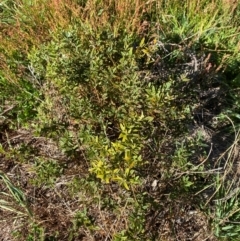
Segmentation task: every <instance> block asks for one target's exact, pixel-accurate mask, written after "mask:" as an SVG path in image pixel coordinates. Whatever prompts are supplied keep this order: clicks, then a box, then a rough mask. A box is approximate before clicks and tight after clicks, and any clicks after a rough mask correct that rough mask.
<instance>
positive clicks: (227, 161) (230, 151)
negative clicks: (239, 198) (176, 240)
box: [204, 116, 240, 207]
mask: <svg viewBox="0 0 240 241" xmlns="http://www.w3.org/2000/svg"><path fill="white" fill-rule="evenodd" d="M226 117H227V119H228V120H229V121H230V122H231V124H232V126H233V129H234V133H235V140H234V142H233V144H232V145H231V146H230V147H229V148H228V149H227V150H226V151H225V152H224V153H223V154H222V155H221V156H220V157H219V158H218V160H217V162H218V161H219V160H220V159H221V158H222V157H223V156H224V155H225V154H226V153H227V152H228V151H229V155H228V158H227V160H226V163H225V165H224V170H225V169H226V166H227V164H228V163H229V160H230V159H231V157H232V153H233V148H234V147H235V145H236V144H237V143H238V138H239V133H240V130H238V132H237V131H236V128H235V125H234V123H233V122H232V120H231V119H230V118H229V117H228V116H226ZM228 173H229V170H227V171H226V172H224V175H223V178H222V180H224V179H225V178H226V176H227V174H228ZM231 185H232V184H231ZM231 185H230V188H231ZM221 186H222V184H220V185H219V186H218V188H217V189H216V191H215V192H214V193H213V195H212V196H211V197H210V198H209V199H208V201H207V202H206V204H205V205H204V207H206V206H207V204H208V203H209V202H210V201H211V200H212V198H213V197H214V196H215V194H216V193H217V192H218V191H219V189H220V188H221ZM238 190H239V188H237V190H235V189H234V190H233V192H231V193H230V195H228V196H227V197H225V198H224V200H225V199H226V198H227V199H229V198H231V197H232V196H233V195H234V194H235V193H236V192H237V191H238Z"/></svg>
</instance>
